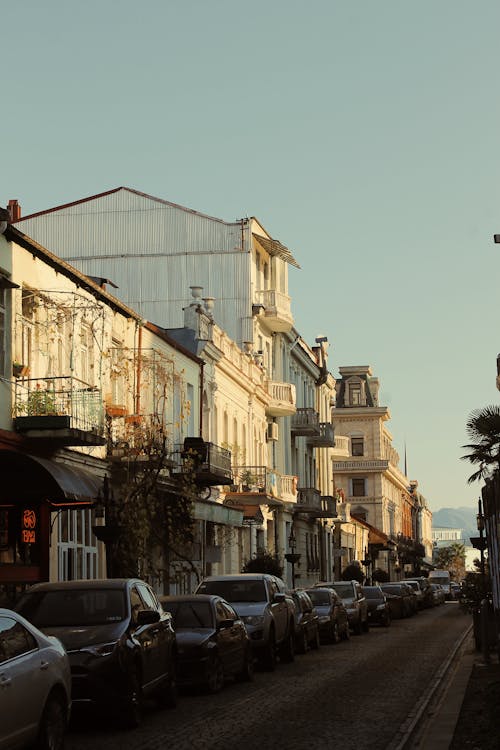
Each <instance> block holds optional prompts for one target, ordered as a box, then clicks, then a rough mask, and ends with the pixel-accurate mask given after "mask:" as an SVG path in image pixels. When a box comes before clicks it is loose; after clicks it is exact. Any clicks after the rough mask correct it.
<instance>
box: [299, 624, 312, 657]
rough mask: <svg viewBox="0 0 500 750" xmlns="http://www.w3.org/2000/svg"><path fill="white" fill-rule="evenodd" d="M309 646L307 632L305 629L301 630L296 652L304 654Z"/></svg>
mask: <svg viewBox="0 0 500 750" xmlns="http://www.w3.org/2000/svg"><path fill="white" fill-rule="evenodd" d="M308 648H309V641H308V640H307V633H306V631H305V630H302V631H301V634H300V638H299V639H298V642H297V653H299V654H305V653H306V651H307V650H308Z"/></svg>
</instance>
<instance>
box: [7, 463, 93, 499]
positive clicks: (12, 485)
mask: <svg viewBox="0 0 500 750" xmlns="http://www.w3.org/2000/svg"><path fill="white" fill-rule="evenodd" d="M0 476H1V489H0V499H1V500H2V501H9V502H16V501H26V500H29V501H31V502H33V501H36V500H39V501H46V502H48V503H49V504H50V505H52V506H54V507H57V508H64V507H72V506H73V505H75V504H77V505H89V504H91V503H94V502H95V501H96V499H97V497H98V495H99V492H100V491H101V490H102V484H103V479H102V477H99V476H97V475H96V474H92V473H91V472H90V471H88V470H87V469H84V468H81V467H79V466H72V465H70V464H67V463H62V462H60V461H54V460H53V459H49V458H41V457H40V456H33V455H28V454H26V453H17V452H15V451H7V450H0Z"/></svg>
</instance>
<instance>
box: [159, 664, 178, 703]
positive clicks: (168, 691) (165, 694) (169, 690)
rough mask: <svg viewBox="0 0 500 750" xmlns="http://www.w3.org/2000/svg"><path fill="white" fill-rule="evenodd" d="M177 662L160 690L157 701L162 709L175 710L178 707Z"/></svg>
mask: <svg viewBox="0 0 500 750" xmlns="http://www.w3.org/2000/svg"><path fill="white" fill-rule="evenodd" d="M176 671H177V670H176V665H175V661H174V663H173V664H172V666H171V669H170V676H169V678H168V680H166V681H165V682H164V683H163V685H162V686H161V688H160V691H159V692H158V694H157V701H158V705H159V706H160V708H175V707H176V706H177V678H176Z"/></svg>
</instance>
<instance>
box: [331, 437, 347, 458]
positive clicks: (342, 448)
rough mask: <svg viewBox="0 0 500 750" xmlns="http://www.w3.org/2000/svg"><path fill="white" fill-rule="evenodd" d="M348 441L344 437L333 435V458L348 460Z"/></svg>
mask: <svg viewBox="0 0 500 750" xmlns="http://www.w3.org/2000/svg"><path fill="white" fill-rule="evenodd" d="M349 443H350V440H349V438H348V437H345V435H335V439H334V445H333V456H334V457H335V458H349Z"/></svg>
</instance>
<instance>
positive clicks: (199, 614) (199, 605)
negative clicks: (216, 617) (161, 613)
mask: <svg viewBox="0 0 500 750" xmlns="http://www.w3.org/2000/svg"><path fill="white" fill-rule="evenodd" d="M162 606H163V609H165V610H167V612H170V613H171V615H172V618H173V621H174V626H175V628H176V630H181V629H182V628H213V616H212V609H211V607H210V603H209V602H192V601H189V602H165V601H164V602H163V604H162Z"/></svg>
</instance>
